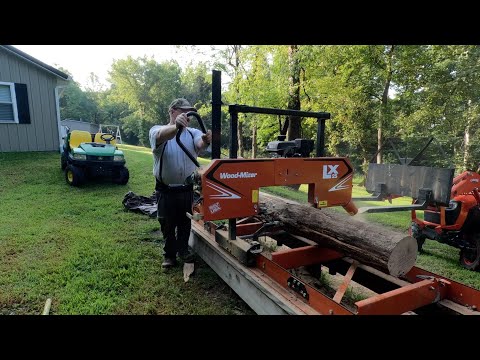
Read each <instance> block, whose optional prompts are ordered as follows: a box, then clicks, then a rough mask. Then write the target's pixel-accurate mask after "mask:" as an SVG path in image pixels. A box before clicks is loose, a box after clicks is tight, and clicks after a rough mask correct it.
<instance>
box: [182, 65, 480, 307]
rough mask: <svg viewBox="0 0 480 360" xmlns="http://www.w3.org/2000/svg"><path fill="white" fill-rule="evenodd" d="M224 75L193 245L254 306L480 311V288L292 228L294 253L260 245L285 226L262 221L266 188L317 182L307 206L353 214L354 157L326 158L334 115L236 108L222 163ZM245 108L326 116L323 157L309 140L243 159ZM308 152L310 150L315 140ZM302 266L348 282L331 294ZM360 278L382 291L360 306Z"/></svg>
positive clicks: (216, 86)
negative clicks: (354, 293) (397, 267)
mask: <svg viewBox="0 0 480 360" xmlns="http://www.w3.org/2000/svg"><path fill="white" fill-rule="evenodd" d="M219 77H220V76H219V74H218V72H217V73H216V72H215V71H214V76H213V85H212V86H213V87H212V93H213V101H212V114H213V115H212V130H213V131H212V132H213V136H212V139H213V143H212V158H213V160H212V162H211V163H210V164H209V165H208V166H206V167H205V168H201V169H199V171H198V173H197V174H196V176H194V178H193V181H194V183H195V184H196V192H197V195H199V197H198V198H197V200H196V202H195V204H194V208H193V211H192V214H188V215H189V216H190V217H191V218H192V220H193V221H192V237H191V239H190V245H191V246H192V247H193V249H194V250H195V251H196V252H197V253H198V254H199V255H200V256H201V257H202V258H203V259H204V261H205V262H206V263H207V264H208V265H209V266H210V267H211V268H212V269H214V270H215V271H216V272H217V274H218V275H219V276H220V277H221V278H222V279H223V280H224V281H225V282H227V283H228V284H229V285H230V287H231V288H232V289H233V290H235V291H236V292H237V293H238V294H239V295H240V297H242V299H243V300H245V301H246V302H247V304H249V305H250V306H251V307H252V308H253V309H254V310H255V311H256V312H257V313H259V314H359V315H360V314H403V313H406V312H409V311H416V312H417V313H425V312H429V311H436V310H437V309H438V308H441V309H446V310H449V311H453V312H456V313H461V314H477V313H478V312H477V311H476V309H477V308H478V307H480V292H479V291H477V290H475V289H473V288H470V287H468V286H466V285H463V284H459V283H457V282H455V281H452V280H449V279H447V278H445V277H442V276H439V275H436V274H432V273H429V272H427V271H425V270H422V269H420V268H418V267H413V268H412V269H411V270H410V271H409V272H408V273H407V274H405V275H404V276H403V277H402V279H398V278H394V277H392V276H390V275H387V274H384V273H381V272H380V271H378V270H376V269H372V268H370V267H368V266H365V265H363V264H360V263H358V262H357V261H355V260H353V259H349V258H348V257H346V255H345V254H342V253H340V252H338V251H336V250H333V249H329V248H323V247H321V246H319V245H316V244H314V243H313V242H312V241H309V240H308V239H303V238H298V237H295V236H293V235H289V234H284V236H283V240H282V242H283V243H285V244H288V245H289V247H290V249H288V250H282V251H273V252H266V251H263V248H262V246H261V244H260V243H259V242H258V241H257V240H258V239H259V236H262V235H264V234H267V233H271V232H277V233H278V232H281V231H282V229H281V224H279V223H277V222H272V223H264V222H262V221H259V220H258V219H257V218H256V217H255V215H257V214H258V213H259V211H261V209H260V205H259V190H260V189H261V188H262V187H266V186H282V185H292V184H308V188H309V190H308V202H309V203H310V204H311V205H312V206H314V207H316V208H323V207H330V206H342V207H343V208H344V209H345V210H346V211H347V212H348V213H350V214H351V215H354V214H356V213H357V208H356V206H355V204H354V203H353V202H352V176H353V170H352V167H351V165H350V163H349V161H348V159H346V158H330V157H324V156H323V144H324V139H323V136H324V135H323V134H324V126H325V120H326V119H328V118H329V117H330V114H328V113H324V112H303V111H295V110H281V109H269V108H258V107H249V106H243V105H230V106H229V113H230V144H231V146H230V153H229V158H228V159H219V157H220V156H219V155H220V150H219V149H220V144H219V139H220V111H219V108H220V106H221V105H222V104H221V101H220V78H219ZM238 113H260V114H273V115H279V116H281V115H285V116H299V117H315V118H317V120H318V134H319V135H318V134H317V142H316V156H315V157H305V155H306V154H307V153H308V151H303V150H304V149H305V146H304V145H305V144H304V143H302V142H298V141H295V142H281V141H280V142H276V143H275V146H276V148H275V149H273V150H274V151H273V152H275V153H276V155H279V154H283V155H285V154H289V155H288V156H283V157H281V156H277V157H274V158H265V159H255V160H247V159H238V158H237V153H236V144H237V139H236V134H237V121H238ZM199 120H200V119H199ZM202 128H203V127H202ZM297 140H299V139H297ZM283 145H285V147H284V148H283V151H280V150H281V147H282V146H283ZM306 148H308V149H310V148H309V145H308V144H307V146H306ZM302 149H303V150H302ZM311 149H312V150H313V147H311ZM276 150H278V151H276ZM300 155H303V157H300ZM425 193H426V197H427V198H431V196H434V197H435V194H431V193H430V192H428V191H426V192H425ZM412 206H413V207H415V206H416V205H412ZM319 211H321V210H320V209H319ZM225 222H228V225H227V224H226V223H225ZM302 266H306V267H309V268H310V269H312V271H313V270H314V269H317V270H318V269H321V267H322V266H323V267H327V268H328V269H329V272H330V273H332V274H333V273H340V274H343V275H344V278H343V283H342V284H341V285H340V286H339V288H338V290H337V291H336V293H335V295H334V296H328V295H326V294H324V293H322V292H321V291H319V290H318V289H317V288H315V287H314V286H311V285H309V284H308V283H306V282H305V281H304V280H302V278H301V277H299V276H297V275H295V272H293V271H292V269H296V268H299V267H302ZM352 280H353V281H355V282H357V283H360V284H362V285H364V286H366V287H368V288H369V289H371V290H372V291H374V292H375V293H376V295H374V296H371V297H369V298H367V299H364V300H361V301H357V302H356V303H355V304H354V308H353V309H352V308H347V307H346V306H345V305H344V303H342V299H343V297H344V294H345V292H346V290H347V287H348V286H349V284H350V282H351V281H352ZM437 305H440V306H437Z"/></svg>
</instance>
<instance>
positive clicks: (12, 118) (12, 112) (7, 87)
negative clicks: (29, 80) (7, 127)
mask: <svg viewBox="0 0 480 360" xmlns="http://www.w3.org/2000/svg"><path fill="white" fill-rule="evenodd" d="M0 123H17V124H18V111H17V101H16V95H15V84H14V83H7V82H0Z"/></svg>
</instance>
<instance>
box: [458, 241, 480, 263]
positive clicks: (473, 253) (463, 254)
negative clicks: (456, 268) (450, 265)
mask: <svg viewBox="0 0 480 360" xmlns="http://www.w3.org/2000/svg"><path fill="white" fill-rule="evenodd" d="M469 238H470V239H469V240H470V241H469V242H470V244H471V247H473V248H474V250H471V249H462V250H460V264H461V265H462V266H463V267H464V268H466V269H468V270H473V271H476V270H478V268H479V265H480V234H473V235H470V236H469Z"/></svg>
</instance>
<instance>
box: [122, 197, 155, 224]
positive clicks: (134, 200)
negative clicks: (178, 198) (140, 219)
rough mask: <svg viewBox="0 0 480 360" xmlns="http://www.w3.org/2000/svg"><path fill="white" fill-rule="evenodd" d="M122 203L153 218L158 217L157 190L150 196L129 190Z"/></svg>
mask: <svg viewBox="0 0 480 360" xmlns="http://www.w3.org/2000/svg"><path fill="white" fill-rule="evenodd" d="M122 204H123V206H124V207H125V209H126V210H130V211H133V212H138V213H141V214H145V215H148V216H150V217H152V218H156V217H157V199H156V197H155V192H153V194H152V195H151V196H150V197H146V196H142V195H137V194H135V193H134V192H133V191H129V192H128V193H126V194H125V196H124V197H123V201H122Z"/></svg>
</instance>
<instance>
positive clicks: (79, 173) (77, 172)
mask: <svg viewBox="0 0 480 360" xmlns="http://www.w3.org/2000/svg"><path fill="white" fill-rule="evenodd" d="M65 181H66V182H67V184H68V185H70V186H80V185H82V184H83V183H84V182H85V174H84V173H83V170H82V169H80V168H78V167H76V166H73V165H67V167H66V168H65Z"/></svg>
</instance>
